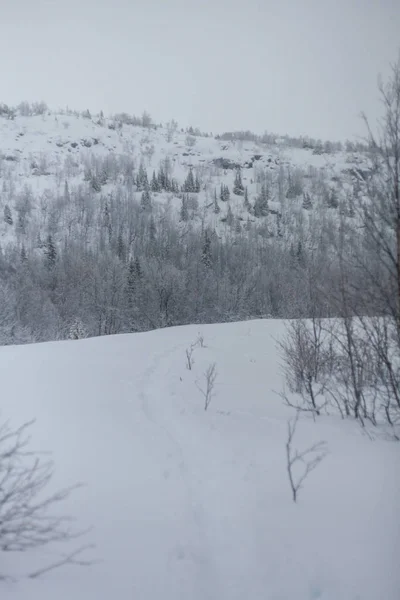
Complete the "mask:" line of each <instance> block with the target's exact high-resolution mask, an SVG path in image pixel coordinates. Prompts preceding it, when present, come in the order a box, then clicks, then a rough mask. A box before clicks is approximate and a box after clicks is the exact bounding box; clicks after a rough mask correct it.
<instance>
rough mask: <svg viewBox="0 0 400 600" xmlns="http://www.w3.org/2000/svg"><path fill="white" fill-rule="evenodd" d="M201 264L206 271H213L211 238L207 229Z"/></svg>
mask: <svg viewBox="0 0 400 600" xmlns="http://www.w3.org/2000/svg"><path fill="white" fill-rule="evenodd" d="M201 262H202V263H203V265H204V267H205V268H206V269H211V267H212V254H211V238H210V235H209V233H208V231H207V229H206V231H205V233H204V241H203V248H202V251H201Z"/></svg>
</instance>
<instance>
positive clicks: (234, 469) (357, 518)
mask: <svg viewBox="0 0 400 600" xmlns="http://www.w3.org/2000/svg"><path fill="white" fill-rule="evenodd" d="M32 135H33V134H32ZM199 331H201V334H202V335H203V336H204V346H205V347H201V345H200V344H199V345H198V346H197V347H196V349H195V350H194V354H193V358H194V364H193V368H192V370H189V369H187V368H186V355H185V350H186V348H188V347H190V344H191V343H193V342H194V341H195V340H196V339H197V338H198V335H199ZM282 332H283V326H282V323H281V322H278V321H252V322H242V323H235V324H224V325H212V326H202V327H201V330H200V329H199V326H188V327H179V328H170V329H164V330H160V331H154V332H150V333H144V334H133V335H123V336H112V337H107V338H98V339H90V340H82V341H77V342H74V341H70V342H56V343H46V344H40V345H34V346H20V347H17V346H14V347H8V348H1V349H0V370H1V373H0V377H1V381H2V401H1V411H2V412H1V418H2V419H5V418H9V419H11V423H12V424H13V425H15V426H18V425H19V424H21V423H22V422H24V421H26V420H29V419H31V418H32V417H35V418H37V422H36V424H35V425H34V427H33V429H32V434H33V439H32V447H34V448H35V449H38V450H49V449H50V450H53V452H54V459H55V462H56V466H57V468H56V481H55V482H54V483H55V485H57V487H60V486H64V485H69V484H72V483H74V482H76V481H84V482H86V483H87V487H85V488H83V489H81V490H78V491H76V492H75V493H74V494H73V495H71V496H70V498H69V500H68V501H67V502H66V506H65V510H66V512H68V513H69V514H70V515H71V516H73V517H76V518H77V520H78V524H79V526H81V527H86V526H87V525H93V527H94V529H93V531H92V532H91V533H89V534H88V536H87V541H88V543H95V544H96V549H95V550H93V551H91V552H89V556H90V557H92V558H97V559H100V560H101V561H102V562H100V563H99V564H94V565H92V566H91V567H76V566H75V567H72V566H71V567H65V568H63V569H60V570H54V571H50V572H49V573H48V574H47V575H46V576H44V577H43V578H39V579H35V580H26V579H24V578H23V579H21V581H20V582H19V583H17V584H12V583H10V582H7V581H0V596H1V598H7V600H8V599H10V600H25V599H26V598H30V600H54V598H57V599H58V600H67V599H68V600H70V599H71V598H75V599H76V600H108V599H109V598H110V597H113V598H116V599H118V600H124V599H128V598H129V599H131V598H140V599H141V600H159V599H160V598H163V599H165V600H178V599H180V598H181V599H182V600H183V599H185V600H187V599H189V598H190V599H193V600H196V599H198V600H205V599H209V600H235V599H237V600H239V599H240V600H242V599H243V598H249V599H250V600H261V599H263V600H264V599H268V600H278V599H279V600H312V599H313V600H316V599H320V600H338V599H340V600H356V599H358V600H361V599H362V600H377V599H378V598H382V599H383V598H384V599H385V600H397V599H398V598H399V596H400V572H399V569H398V556H399V554H400V535H399V533H400V532H399V520H398V506H399V502H400V488H399V478H398V472H399V467H400V457H399V447H398V445H396V444H393V443H390V442H385V441H382V440H379V439H376V440H375V441H371V440H370V439H368V437H367V436H365V435H362V433H361V430H360V428H359V426H358V425H356V424H355V423H352V422H351V421H346V422H343V421H338V420H336V419H335V418H333V417H332V418H328V417H321V418H319V419H318V420H317V423H314V422H313V421H312V419H311V418H307V417H302V418H301V420H300V422H299V425H298V430H297V433H296V437H295V446H296V448H298V449H299V450H301V449H304V448H305V447H308V446H310V445H311V444H313V443H314V442H317V441H319V440H325V441H326V442H327V445H328V449H329V455H328V456H327V458H325V460H324V461H323V462H322V463H321V464H320V465H319V466H318V468H317V469H316V470H315V471H313V472H312V473H311V474H310V476H309V477H308V478H307V480H306V481H305V483H304V487H303V489H302V490H301V491H300V493H299V500H298V503H297V504H294V503H293V501H292V498H291V492H290V487H289V481H288V477H287V473H286V462H285V443H286V439H287V419H288V418H289V417H291V416H293V414H292V412H290V411H289V409H288V408H286V407H284V406H282V404H281V401H280V399H279V398H278V396H277V395H276V394H275V393H274V390H275V391H279V390H280V389H281V386H282V379H281V375H280V369H279V359H278V357H277V352H276V348H275V341H274V339H276V338H277V337H279V336H280V335H281V334H282ZM213 362H215V363H216V369H217V379H216V382H215V389H214V391H215V396H214V397H213V399H212V401H211V404H210V406H209V408H208V410H207V411H204V407H203V401H204V399H203V397H202V395H201V393H200V391H199V389H198V388H197V385H198V386H200V387H203V386H204V378H203V373H204V371H205V370H206V369H207V367H208V365H210V364H211V363H213ZM196 384H197V385H196ZM78 544H79V542H78ZM73 547H74V546H73V545H72V546H69V547H68V550H70V549H71V550H72V549H73ZM66 550H67V548H64V551H66ZM54 558H55V557H54V555H53V554H52V553H51V549H50V548H47V549H46V552H45V553H44V554H39V553H33V554H32V553H26V554H24V555H12V554H4V553H3V554H1V560H0V562H1V568H0V571H1V574H2V575H4V574H15V573H18V572H19V573H22V574H25V573H27V572H30V571H31V570H32V569H35V568H37V567H38V566H39V565H42V564H43V562H44V563H47V562H51V561H52V560H54Z"/></svg>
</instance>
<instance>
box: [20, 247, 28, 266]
mask: <svg viewBox="0 0 400 600" xmlns="http://www.w3.org/2000/svg"><path fill="white" fill-rule="evenodd" d="M20 259H21V262H22V263H26V262H27V260H28V255H27V254H26V249H25V246H24V244H22V247H21V254H20Z"/></svg>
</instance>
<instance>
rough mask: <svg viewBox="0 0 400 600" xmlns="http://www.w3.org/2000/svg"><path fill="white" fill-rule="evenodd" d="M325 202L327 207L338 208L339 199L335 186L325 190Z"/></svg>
mask: <svg viewBox="0 0 400 600" xmlns="http://www.w3.org/2000/svg"><path fill="white" fill-rule="evenodd" d="M325 198H326V204H327V206H328V208H338V207H339V199H338V195H337V192H336V190H335V188H331V189H330V190H328V191H327V192H326V196H325Z"/></svg>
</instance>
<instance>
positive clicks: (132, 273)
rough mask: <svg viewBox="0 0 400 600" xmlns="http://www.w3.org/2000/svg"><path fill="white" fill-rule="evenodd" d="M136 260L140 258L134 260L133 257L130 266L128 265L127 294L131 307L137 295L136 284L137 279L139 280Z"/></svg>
mask: <svg viewBox="0 0 400 600" xmlns="http://www.w3.org/2000/svg"><path fill="white" fill-rule="evenodd" d="M136 260H138V259H135V260H133V259H132V258H131V259H130V261H129V267H128V280H127V286H126V291H127V296H128V306H129V308H132V307H133V303H134V297H135V292H136V284H137V280H138V276H137V268H136Z"/></svg>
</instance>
